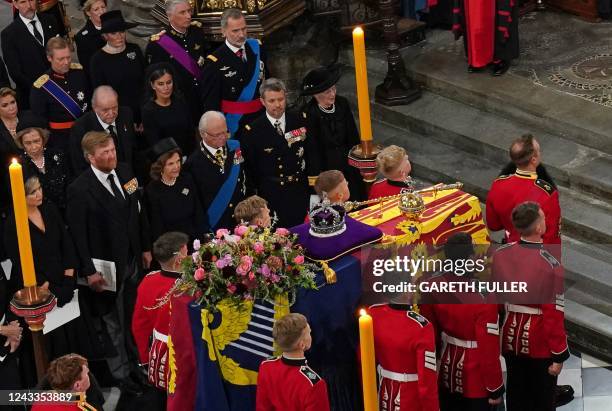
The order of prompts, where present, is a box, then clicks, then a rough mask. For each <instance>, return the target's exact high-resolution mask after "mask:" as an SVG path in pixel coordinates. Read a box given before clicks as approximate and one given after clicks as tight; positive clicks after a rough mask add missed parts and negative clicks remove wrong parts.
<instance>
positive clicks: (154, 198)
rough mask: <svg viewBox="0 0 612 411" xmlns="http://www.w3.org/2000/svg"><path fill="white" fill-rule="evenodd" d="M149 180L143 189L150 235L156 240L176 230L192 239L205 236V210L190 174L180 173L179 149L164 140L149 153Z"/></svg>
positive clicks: (173, 143)
mask: <svg viewBox="0 0 612 411" xmlns="http://www.w3.org/2000/svg"><path fill="white" fill-rule="evenodd" d="M150 158H151V160H152V161H153V164H152V165H151V179H152V181H151V182H150V183H149V184H148V185H147V187H146V189H145V197H146V202H147V210H148V212H149V221H150V223H151V236H152V239H153V241H155V240H156V239H157V238H158V237H159V236H160V235H162V234H164V233H166V232H168V231H179V232H182V233H185V234H187V235H188V236H189V238H190V239H191V240H193V239H195V238H202V235H203V234H204V229H205V228H204V226H205V218H204V209H203V208H202V205H201V204H200V197H199V196H198V193H197V189H196V186H195V184H194V183H193V181H192V179H191V177H190V175H189V173H181V164H182V160H181V149H180V148H179V147H178V145H177V144H176V142H175V141H174V139H172V138H166V139H163V140H160V141H159V142H158V143H157V144H155V145H154V146H153V147H152V148H151V151H150Z"/></svg>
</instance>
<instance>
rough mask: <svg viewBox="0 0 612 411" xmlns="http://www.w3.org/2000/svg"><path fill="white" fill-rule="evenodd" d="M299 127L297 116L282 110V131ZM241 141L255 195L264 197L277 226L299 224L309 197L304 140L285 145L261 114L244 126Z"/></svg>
mask: <svg viewBox="0 0 612 411" xmlns="http://www.w3.org/2000/svg"><path fill="white" fill-rule="evenodd" d="M301 127H305V120H304V118H303V117H302V116H301V115H300V116H298V115H296V114H293V113H285V130H284V131H285V133H289V132H290V131H293V130H299V129H300V128H301ZM304 137H306V136H304ZM306 138H307V137H306ZM241 144H242V155H243V156H244V159H245V165H246V169H247V179H248V181H249V182H250V183H253V184H254V187H255V189H256V190H257V194H258V195H259V196H261V197H263V198H265V199H266V200H268V203H269V204H270V205H269V207H270V211H271V212H276V214H277V216H278V224H279V226H280V227H292V226H294V225H298V224H301V223H303V222H304V217H305V216H306V213H307V212H308V197H309V190H308V176H307V173H306V158H307V153H306V144H305V142H304V141H303V140H302V141H295V142H293V143H292V144H291V145H289V143H288V142H287V140H286V138H285V136H280V135H279V134H278V133H277V132H276V130H275V129H274V126H273V125H272V123H271V122H270V120H268V117H267V116H266V115H265V114H262V115H261V116H260V117H259V118H257V120H255V121H254V122H253V123H251V124H250V125H247V126H245V128H244V129H243V134H242V137H241Z"/></svg>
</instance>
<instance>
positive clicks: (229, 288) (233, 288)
mask: <svg viewBox="0 0 612 411" xmlns="http://www.w3.org/2000/svg"><path fill="white" fill-rule="evenodd" d="M227 291H228V292H229V293H230V294H234V293H235V292H236V286H235V285H234V284H230V285H228V286H227Z"/></svg>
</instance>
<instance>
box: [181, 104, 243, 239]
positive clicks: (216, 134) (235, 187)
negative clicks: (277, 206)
mask: <svg viewBox="0 0 612 411" xmlns="http://www.w3.org/2000/svg"><path fill="white" fill-rule="evenodd" d="M198 129H199V130H200V136H201V137H202V140H201V141H200V144H199V146H198V148H197V149H196V150H195V151H194V152H193V153H192V154H191V155H190V156H189V158H188V159H187V161H186V162H185V170H186V171H187V172H188V173H190V174H191V176H192V178H193V181H195V183H196V186H197V187H198V193H199V194H200V200H201V202H202V205H203V206H204V209H205V210H206V223H207V227H206V229H207V230H212V231H214V230H216V229H217V228H233V227H234V226H235V225H236V223H235V220H234V207H235V206H236V204H238V203H239V202H240V201H242V200H243V199H244V198H245V197H246V195H247V186H246V179H245V172H244V169H243V165H242V163H243V162H244V160H243V158H242V155H241V151H240V143H239V142H238V141H237V140H230V141H228V137H229V133H228V131H227V124H226V122H225V116H224V115H223V113H220V112H218V111H207V112H206V113H204V114H203V115H202V117H201V118H200V124H199V126H198ZM226 183H227V184H226Z"/></svg>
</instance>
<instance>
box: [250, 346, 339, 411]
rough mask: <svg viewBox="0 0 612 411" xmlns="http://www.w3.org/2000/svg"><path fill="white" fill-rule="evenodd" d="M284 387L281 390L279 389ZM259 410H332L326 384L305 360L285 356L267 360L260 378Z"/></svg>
mask: <svg viewBox="0 0 612 411" xmlns="http://www.w3.org/2000/svg"><path fill="white" fill-rule="evenodd" d="M279 387H282V389H279ZM255 409H256V410H257V411H273V410H278V411H280V410H283V411H326V410H329V400H328V398H327V384H325V380H323V379H322V378H321V377H319V375H318V374H317V373H316V372H314V370H313V369H312V368H310V367H309V366H308V364H307V363H306V359H305V358H301V359H294V358H286V357H284V356H282V357H277V358H274V359H271V360H266V361H263V362H262V363H261V365H260V366H259V375H258V377H257V402H256V407H255Z"/></svg>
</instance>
